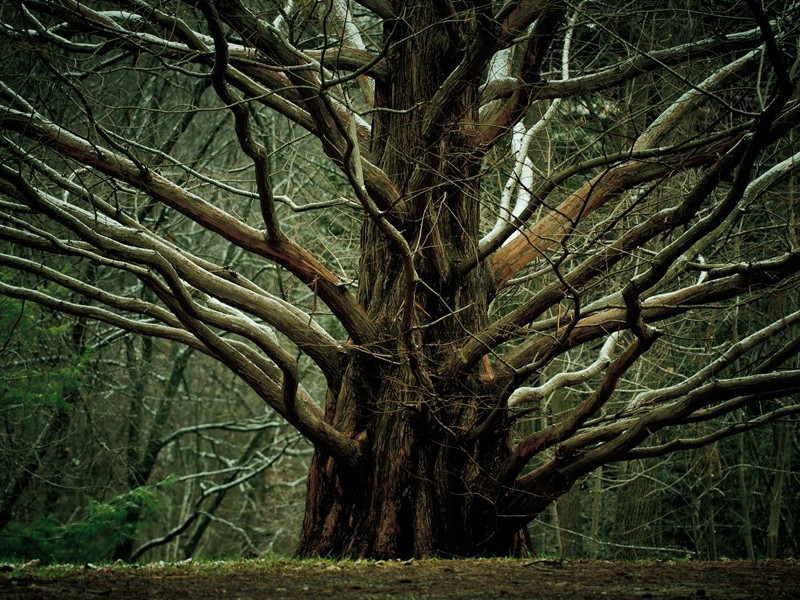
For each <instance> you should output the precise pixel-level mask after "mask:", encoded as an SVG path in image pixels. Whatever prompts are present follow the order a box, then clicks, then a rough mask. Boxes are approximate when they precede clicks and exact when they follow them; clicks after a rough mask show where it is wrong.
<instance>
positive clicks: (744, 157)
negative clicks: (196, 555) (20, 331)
mask: <svg viewBox="0 0 800 600" xmlns="http://www.w3.org/2000/svg"><path fill="white" fill-rule="evenodd" d="M662 7H663V3H648V2H634V3H631V4H629V5H626V6H625V8H624V10H621V9H619V8H618V6H617V4H615V3H611V4H604V3H602V2H585V3H581V4H579V5H572V6H570V5H567V4H566V3H563V2H558V1H555V0H553V1H535V0H530V1H526V0H523V1H520V2H506V3H502V4H501V3H473V2H447V3H442V2H416V3H405V2H394V1H386V0H377V1H375V0H369V1H362V2H358V3H356V5H353V6H351V5H349V4H348V3H347V2H344V1H342V0H330V1H329V2H319V3H318V2H299V3H294V2H290V3H289V4H288V5H275V6H267V7H264V6H261V5H252V6H250V5H248V4H246V3H243V2H242V1H241V0H214V1H213V2H212V1H208V0H202V1H201V2H199V3H197V4H195V3H177V2H176V3H173V2H145V1H141V0H124V1H120V0H117V1H115V2H97V3H91V4H88V5H87V4H82V3H77V2H75V1H74V0H60V1H58V2H55V1H53V2H38V1H37V2H33V1H31V2H23V1H18V2H14V3H9V4H8V5H6V6H4V7H3V9H2V11H3V12H2V17H3V35H4V39H5V40H6V52H7V53H8V54H9V55H13V60H12V61H7V64H12V65H13V68H9V67H5V68H4V71H3V77H2V79H3V83H2V85H0V97H2V100H3V103H4V105H3V106H2V107H0V126H2V129H3V132H4V135H3V137H2V152H3V164H2V166H1V167H0V182H1V183H0V191H1V192H2V194H3V195H4V196H5V198H6V200H3V203H2V208H3V213H2V215H3V216H2V217H1V218H2V221H3V224H2V225H1V226H0V237H2V239H3V240H5V242H6V243H7V246H6V248H7V252H6V253H4V255H3V259H2V260H3V265H5V266H7V267H10V268H12V269H15V270H17V271H20V272H24V273H26V274H29V275H30V276H32V277H33V279H31V278H30V277H28V278H27V279H26V278H24V277H21V278H20V279H19V280H15V281H14V282H8V283H7V282H5V281H4V282H0V292H2V293H3V294H5V295H7V296H9V297H12V298H16V299H18V300H25V301H32V302H36V303H39V304H41V305H43V306H45V307H49V308H51V309H55V310H57V311H61V312H64V313H68V314H72V315H75V316H78V317H80V318H81V319H94V320H99V321H102V322H104V323H106V324H109V325H112V326H114V327H119V328H122V329H125V330H128V331H131V332H135V333H138V334H142V335H144V336H150V337H155V338H161V339H166V340H172V341H173V342H177V343H180V344H183V345H185V346H187V347H189V348H192V349H194V350H195V351H196V352H198V353H200V354H204V355H206V356H208V357H210V358H212V359H215V360H217V361H219V362H220V363H222V364H223V365H225V367H227V368H228V369H230V371H231V372H232V373H233V374H235V375H236V376H237V377H238V378H239V379H240V380H241V381H243V382H244V383H246V384H247V386H249V387H250V388H251V389H252V390H253V391H254V392H255V393H256V394H257V395H258V396H259V397H260V398H261V399H263V401H264V402H266V404H267V405H268V406H270V407H271V408H272V409H274V410H275V411H276V412H277V413H278V414H279V415H281V416H282V417H283V418H285V419H286V420H287V421H288V422H289V423H290V424H291V425H292V426H294V427H295V428H296V429H297V430H298V431H299V433H300V434H302V435H303V436H304V437H306V438H307V439H308V440H309V441H310V442H311V443H312V444H313V445H314V448H315V454H314V457H313V459H312V463H311V467H310V471H309V476H308V484H307V500H306V513H305V522H304V525H303V534H302V536H301V541H300V549H299V551H300V553H301V554H306V555H311V554H322V555H327V554H354V555H367V556H386V557H395V556H411V555H416V556H427V555H431V554H434V553H449V554H457V555H465V554H495V553H501V554H502V553H507V552H508V551H510V550H511V549H512V548H514V547H518V546H519V545H520V544H522V543H523V537H524V532H525V531H526V525H527V524H528V523H529V522H530V521H531V520H532V519H533V518H534V517H536V516H537V515H538V514H540V513H542V512H543V511H544V510H545V509H547V507H548V506H550V505H551V504H552V503H553V502H554V501H555V500H556V499H557V498H559V497H561V496H563V495H564V494H565V493H567V492H568V491H569V490H570V488H572V487H573V486H574V485H575V484H576V482H578V481H579V480H581V478H583V477H584V476H586V475H587V474H589V473H591V472H592V471H594V470H595V469H597V468H599V467H601V466H603V465H607V464H610V463H615V462H619V461H629V460H633V459H645V458H647V459H650V458H655V457H661V456H664V455H666V454H669V453H671V452H673V451H676V450H696V449H698V448H704V447H710V448H711V450H703V452H705V453H706V454H705V455H703V456H704V457H703V458H698V463H701V466H700V467H698V469H700V470H698V471H696V472H698V473H699V472H703V473H705V475H706V483H705V485H706V497H705V501H706V505H705V507H706V511H707V513H706V514H707V515H712V514H713V511H714V510H715V509H714V505H713V502H711V500H712V496H711V495H710V494H711V492H712V490H713V487H714V486H713V481H712V479H713V477H714V473H715V470H714V469H715V467H714V464H715V460H714V458H713V456H714V454H713V452H714V450H713V446H711V445H712V444H714V443H716V442H720V441H721V440H724V439H725V438H727V437H728V436H730V435H732V434H734V433H738V432H742V431H747V430H750V429H752V428H754V427H756V426H758V425H762V424H765V423H771V422H776V421H779V420H784V419H787V418H789V417H791V416H792V415H794V414H795V413H796V412H798V411H799V410H800V406H798V405H797V404H796V403H795V402H792V401H783V400H781V399H783V398H787V397H791V396H792V394H794V393H796V392H797V391H798V388H799V387H800V371H798V369H797V363H796V356H797V353H798V350H800V347H799V346H800V345H798V343H797V338H798V336H797V321H798V320H800V312H798V311H796V309H795V307H796V306H797V272H798V268H799V267H800V256H799V255H798V254H797V251H796V243H797V227H796V220H795V216H794V215H795V208H794V202H795V199H794V195H793V193H792V192H791V191H787V186H788V187H789V188H791V177H792V176H793V175H794V174H795V173H796V171H797V168H798V164H800V163H798V158H800V156H799V155H798V153H797V150H796V148H795V147H794V135H793V132H794V130H795V128H796V126H797V122H798V119H799V118H800V106H799V105H798V101H797V99H796V82H797V75H798V73H797V71H798V68H800V61H798V55H797V48H798V45H797V22H796V18H795V15H796V11H794V10H792V7H788V6H785V5H784V4H783V3H775V4H774V5H769V6H762V5H761V4H760V3H758V2H756V1H755V0H751V1H749V2H746V3H743V4H739V3H734V4H731V5H728V4H725V5H720V6H718V7H717V9H716V10H714V11H704V12H699V11H695V10H693V8H692V7H693V3H691V2H686V3H680V2H678V3H675V4H674V5H671V6H670V7H669V8H670V10H668V11H663V10H661V8H662ZM676 14H680V15H685V16H686V18H680V19H678V18H676ZM209 131H211V132H213V135H211V136H210V137H209V136H208V132H209ZM90 263H91V264H93V265H95V266H93V267H92V269H91V270H90V269H88V267H85V268H82V269H77V270H76V269H75V268H74V267H73V265H75V264H79V265H84V264H90ZM87 272H95V273H96V274H95V275H94V277H92V278H88V277H85V276H82V275H83V274H85V273H87ZM37 280H38V281H41V282H46V285H45V286H42V285H37V283H36V281H37ZM299 284H303V285H304V287H302V286H300V285H299ZM52 287H54V288H55V289H63V290H68V291H69V292H72V293H76V294H79V295H80V296H81V297H82V298H84V300H83V301H72V300H65V299H64V298H63V297H62V296H61V295H60V293H59V292H55V291H52V290H51V288H52ZM742 311H746V312H747V314H748V318H747V319H741V318H740V317H741V312H742ZM655 323H665V324H659V325H655ZM733 324H735V327H736V331H735V332H734V331H733V330H732V328H733V326H734V325H733ZM147 343H149V342H147ZM147 343H145V345H144V346H143V348H144V349H146V347H147V346H146V344H147ZM145 353H146V351H145V350H143V355H144V354H145ZM144 375H145V373H144V372H143V373H142V375H140V376H139V377H143V376H144ZM132 377H134V378H135V377H136V376H133V375H132ZM132 384H133V385H134V386H135V385H136V383H135V381H134V382H133V383H132ZM134 399H135V396H134ZM131 408H132V410H131V412H129V413H127V414H126V415H125V420H126V423H128V424H130V426H129V429H128V432H129V433H128V440H129V442H132V441H133V440H134V439H135V438H136V437H137V436H139V435H140V434H141V431H140V430H139V429H137V420H138V418H139V417H138V416H137V414H139V413H137V411H138V408H137V406H136V403H135V402H133V403H132V404H131ZM776 439H777V438H776ZM782 439H786V438H785V437H784V438H782ZM254 443H255V444H258V443H259V441H258V440H255V441H254ZM781 444H783V445H781ZM134 446H135V444H133V443H129V444H128V447H129V448H132V447H134ZM778 446H779V447H780V448H788V446H787V445H786V443H785V442H783V441H781V442H780V443H779V444H778ZM787 451H788V450H787ZM242 456H243V457H244V459H246V454H243V455H242ZM782 456H783V458H781V461H782V462H781V463H780V465H779V467H778V470H779V471H780V472H783V471H785V470H786V468H787V466H788V465H789V464H790V463H789V462H788V461H789V459H788V458H786V457H787V456H788V455H787V454H783V455H782ZM143 458H144V459H146V458H147V453H146V451H145V453H144V454H139V455H133V454H131V455H129V457H128V464H129V468H130V469H131V473H132V479H131V485H133V484H134V483H137V482H139V481H141V480H142V477H141V476H139V475H137V472H139V473H141V472H144V471H147V468H145V467H146V466H147V465H146V464H145V465H144V466H142V463H141V461H142V460H143ZM145 462H146V461H145ZM631 472H638V468H636V469H634V470H632V471H631ZM775 483H776V485H775V487H776V489H782V485H783V480H781V481H780V484H781V485H778V483H779V481H777V480H776V482H775ZM776 496H777V497H780V494H777V493H776ZM701 501H702V499H701ZM709 511H710V512H709ZM776 515H777V516H775V517H774V518H773V519H772V520H771V521H770V522H771V523H772V522H773V521H774V522H775V523H779V522H780V500H779V501H778V505H777V509H776ZM193 521H194V520H193ZM712 530H713V527H712ZM706 537H707V536H706ZM709 539H710V538H709ZM130 551H131V548H122V549H121V551H120V555H128V554H129V553H130ZM134 554H136V553H134ZM712 555H713V553H712Z"/></svg>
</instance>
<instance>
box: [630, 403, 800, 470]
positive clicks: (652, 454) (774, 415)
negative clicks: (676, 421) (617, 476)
mask: <svg viewBox="0 0 800 600" xmlns="http://www.w3.org/2000/svg"><path fill="white" fill-rule="evenodd" d="M798 413H800V405H795V406H783V407H781V408H776V409H775V410H772V411H769V412H768V413H765V414H763V415H760V416H758V417H756V418H754V419H750V420H748V421H741V422H739V423H735V424H733V425H729V426H728V427H724V428H722V429H719V430H717V431H715V432H713V433H709V434H707V435H704V436H700V437H696V438H677V439H674V440H670V441H669V442H666V443H664V444H659V445H656V446H646V447H642V448H633V449H631V450H629V451H628V452H627V453H626V454H624V455H623V456H621V457H620V458H619V460H639V459H644V458H656V457H659V456H664V455H665V454H671V453H672V452H678V451H681V450H694V449H697V448H702V447H703V446H708V445H710V444H713V443H714V442H718V441H720V440H723V439H725V438H727V437H730V436H732V435H737V434H740V433H744V432H746V431H750V430H752V429H755V428H757V427H761V426H762V425H764V424H765V423H772V422H774V421H777V420H780V419H784V418H786V417H790V416H793V415H796V414H798Z"/></svg>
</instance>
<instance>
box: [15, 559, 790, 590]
mask: <svg viewBox="0 0 800 600" xmlns="http://www.w3.org/2000/svg"><path fill="white" fill-rule="evenodd" d="M0 571H3V572H2V573H0V598H25V599H30V598H125V599H128V598H131V599H135V598H192V599H193V600H202V599H205V598H232V599H236V598H242V599H244V598H343V599H360V598H370V599H373V598H420V599H421V598H445V599H456V598H542V599H556V598H558V599H562V598H563V599H570V600H572V599H583V598H610V599H611V598H613V599H622V600H625V599H630V598H637V599H638V598H653V599H664V598H670V599H672V598H693V599H701V598H713V599H729V598H730V599H733V598H742V599H749V598H798V597H800V562H797V561H764V562H745V561H731V562H715V563H709V562H653V563H621V562H603V561H576V562H567V561H564V562H559V561H544V560H532V559H520V560H512V559H492V560H422V561H407V562H393V561H391V562H384V561H377V562H372V561H369V562H367V561H363V562H362V561H358V562H351V561H342V562H333V561H305V562H299V561H291V560H261V559H253V560H248V561H239V562H219V563H183V564H176V565H142V566H119V565H116V566H109V567H95V566H92V565H87V566H86V567H51V568H39V567H38V566H36V565H27V566H15V567H13V568H12V567H10V566H3V567H0Z"/></svg>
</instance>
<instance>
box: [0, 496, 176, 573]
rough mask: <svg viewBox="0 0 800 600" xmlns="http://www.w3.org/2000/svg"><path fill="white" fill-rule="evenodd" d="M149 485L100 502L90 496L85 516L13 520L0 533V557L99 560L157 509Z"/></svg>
mask: <svg viewBox="0 0 800 600" xmlns="http://www.w3.org/2000/svg"><path fill="white" fill-rule="evenodd" d="M157 487H160V485H150V486H144V487H139V488H136V489H133V490H131V491H129V492H127V493H125V494H122V495H120V496H117V497H115V498H112V499H110V500H107V501H104V502H100V501H97V500H92V501H91V502H90V503H89V506H88V507H86V510H85V518H83V519H82V520H80V521H75V522H72V523H68V524H59V523H57V522H56V521H55V518H54V516H53V515H47V516H45V517H44V518H42V519H40V520H39V521H37V522H34V523H30V524H23V523H20V522H18V521H13V522H11V523H9V524H8V526H7V527H6V528H5V529H4V530H3V532H2V534H0V559H5V560H15V561H17V560H27V559H33V558H37V559H40V560H41V561H43V562H44V563H65V562H69V563H82V562H102V561H103V560H108V559H109V558H111V552H112V551H113V550H114V548H116V547H117V546H118V545H119V544H121V543H122V542H124V541H125V540H126V539H129V538H131V537H133V535H134V534H135V530H136V528H137V527H138V526H139V525H140V524H141V521H136V520H135V519H131V516H132V515H138V516H139V518H140V519H141V520H145V519H147V518H150V517H153V516H155V515H156V513H157V510H156V509H157V508H158V494H157V491H156V488H157Z"/></svg>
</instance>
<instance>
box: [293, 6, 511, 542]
mask: <svg viewBox="0 0 800 600" xmlns="http://www.w3.org/2000/svg"><path fill="white" fill-rule="evenodd" d="M441 9H442V7H439V6H438V5H434V4H433V3H430V4H429V5H428V6H425V5H424V3H420V4H419V5H414V6H413V7H407V9H406V10H405V14H404V18H403V19H402V20H398V21H394V22H388V23H387V24H386V26H385V34H386V36H387V37H388V38H390V39H391V40H392V41H395V43H394V45H392V46H391V50H390V51H389V53H388V55H387V57H386V61H387V64H388V65H389V68H391V69H392V71H393V73H395V77H394V79H393V80H392V82H391V85H386V84H382V83H380V82H379V83H378V85H377V86H376V94H375V96H376V104H377V105H378V106H383V107H386V108H389V109H392V110H391V111H384V112H378V113H377V114H376V117H375V121H374V124H373V138H374V147H373V148H372V153H373V155H374V157H375V159H376V160H377V161H378V164H379V166H380V167H381V168H382V169H383V170H384V171H385V172H386V173H387V174H388V175H389V176H390V177H391V178H392V179H393V180H394V181H398V182H404V188H403V189H402V192H401V193H402V199H401V203H400V204H399V205H398V206H397V207H396V214H397V215H399V217H398V218H397V219H396V222H395V223H394V225H395V226H396V227H397V228H398V229H399V230H400V231H402V232H403V235H404V237H405V238H406V240H407V241H408V243H409V246H411V247H412V248H413V249H415V250H417V249H418V256H419V260H418V261H416V263H415V266H416V268H417V269H418V276H419V278H420V280H421V281H420V284H419V285H417V286H416V288H415V289H414V294H413V304H414V305H413V306H409V305H408V302H409V300H408V292H409V287H408V286H409V283H408V279H407V278H406V275H407V272H406V269H407V268H408V266H407V265H405V264H404V263H403V261H402V260H401V257H400V256H399V255H398V254H399V253H398V252H396V250H397V249H396V248H394V247H392V245H391V243H387V240H386V237H384V235H383V233H382V231H381V228H380V225H379V224H378V223H377V222H376V221H375V220H372V219H366V220H365V221H364V223H363V227H362V232H361V240H362V250H361V252H362V254H361V261H360V268H359V280H360V281H359V294H358V300H359V302H360V303H361V305H362V306H363V307H364V308H365V310H366V311H367V314H368V315H369V316H370V317H371V318H372V319H374V320H375V322H376V323H377V324H378V326H379V327H380V335H379V336H378V337H379V339H381V340H382V341H381V342H379V343H378V344H376V345H375V346H374V347H371V348H364V349H363V351H362V352H356V353H353V354H354V355H353V356H352V358H351V359H350V360H349V362H348V364H347V365H346V367H345V375H344V378H343V384H342V386H341V389H339V390H330V391H329V393H328V403H327V414H326V420H327V421H328V422H329V423H331V424H332V425H334V426H335V427H337V428H338V429H339V430H340V431H345V432H347V433H348V434H349V435H351V436H352V437H355V438H360V439H366V440H367V442H368V445H369V447H370V452H369V455H370V460H369V461H368V464H367V466H366V467H365V468H364V469H362V470H359V471H358V472H346V471H345V470H344V469H342V468H341V467H340V465H338V464H336V462H335V461H334V460H333V459H332V458H330V457H329V456H327V455H326V454H325V453H323V452H320V451H317V452H316V453H315V455H314V458H313V461H312V466H311V471H310V474H309V478H308V484H307V485H308V496H307V506H306V515H305V522H304V526H303V533H302V537H301V542H300V547H299V554H301V555H317V556H319V555H352V556H366V555H369V556H376V557H380V556H383V557H409V556H426V555H431V554H436V553H442V554H444V553H446V554H454V555H462V556H463V555H474V554H508V552H509V551H510V550H511V549H512V547H513V546H514V544H515V543H516V540H518V539H519V538H520V535H519V533H518V530H519V527H517V528H516V530H515V531H510V530H505V529H504V528H502V527H498V521H499V520H501V515H499V514H498V512H497V509H496V501H495V500H496V498H497V497H498V495H499V494H500V489H499V488H498V487H497V486H496V485H495V486H494V487H493V486H492V485H490V484H489V483H488V482H489V481H490V478H489V477H487V474H488V473H492V472H493V471H496V469H497V468H498V466H499V465H500V464H502V462H503V460H504V459H505V458H506V457H507V456H508V453H509V451H510V445H509V440H508V439H507V433H505V432H504V431H502V429H501V430H499V431H497V430H495V429H492V428H488V430H487V431H485V432H483V433H482V434H481V435H479V436H477V437H476V438H474V439H467V438H466V437H465V435H464V434H465V433H466V432H467V431H469V430H470V429H471V428H472V427H473V426H474V425H475V423H476V422H478V421H479V420H481V419H482V418H483V417H485V415H486V414H488V413H489V412H490V411H491V410H492V409H493V408H494V406H493V405H492V404H491V403H490V402H489V401H488V400H487V399H484V398H482V397H481V392H480V391H479V390H480V388H481V381H480V377H483V378H484V379H486V377H488V376H490V375H489V374H488V373H486V372H481V369H479V368H476V369H474V370H473V372H471V373H469V374H468V375H467V376H466V377H464V378H461V379H459V380H447V379H444V378H442V379H437V378H436V377H435V375H434V373H435V369H436V366H437V365H438V364H440V363H441V362H442V359H443V357H445V356H447V355H448V354H449V353H450V352H452V351H453V349H455V348H458V347H459V345H461V344H463V342H464V340H466V339H467V338H468V336H469V335H470V332H472V331H477V330H480V329H481V328H482V327H484V326H485V325H486V319H487V316H486V315H487V304H488V296H489V288H490V280H489V275H488V273H487V272H486V270H483V269H476V270H474V272H472V273H470V274H469V275H467V276H465V277H462V278H459V279H458V280H457V281H452V278H451V274H452V272H453V266H454V265H455V264H458V263H459V261H461V260H463V259H464V258H465V257H467V256H468V255H469V254H470V253H474V252H475V249H476V245H477V240H478V237H479V229H478V227H479V217H480V214H479V206H480V204H479V202H478V189H477V183H476V182H477V178H476V177H474V175H476V174H477V172H478V170H479V167H480V164H479V159H478V158H477V157H475V156H474V155H473V153H472V152H471V149H470V148H468V146H467V144H466V143H465V140H466V138H467V136H468V135H469V133H470V128H471V127H472V124H473V123H474V122H475V121H476V120H477V108H476V107H477V103H476V102H475V100H476V98H477V93H478V90H477V79H478V75H479V74H476V76H475V77H473V78H472V81H471V82H468V83H467V84H465V89H464V90H463V91H462V92H461V93H459V94H457V96H456V97H455V99H454V100H453V101H454V102H456V103H457V108H456V110H454V111H452V114H455V115H457V117H456V121H455V122H442V123H437V122H433V123H431V122H430V120H428V122H426V120H425V117H426V113H425V111H424V110H414V107H415V106H416V105H417V104H418V103H424V102H426V101H429V100H432V99H433V98H434V96H435V95H436V93H437V91H438V90H439V89H440V88H441V86H442V84H443V82H444V81H443V80H444V78H445V75H446V74H447V73H450V72H451V71H452V70H453V68H454V66H455V65H456V64H457V62H455V61H457V60H458V59H459V51H458V47H457V46H458V45H459V44H464V43H466V40H467V39H468V36H469V31H468V30H467V28H466V27H465V26H464V25H463V24H459V23H455V22H448V21H447V20H444V21H443V20H442V18H441V15H439V14H437V13H438V11H439V10H441ZM432 23H435V24H434V25H432ZM422 65H425V66H424V67H423V66H422ZM409 311H411V318H410V319H409V318H408V315H409ZM409 324H410V325H411V326H412V329H409V328H408V325H409ZM409 339H411V340H412V342H411V344H409V343H408V340H409Z"/></svg>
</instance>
